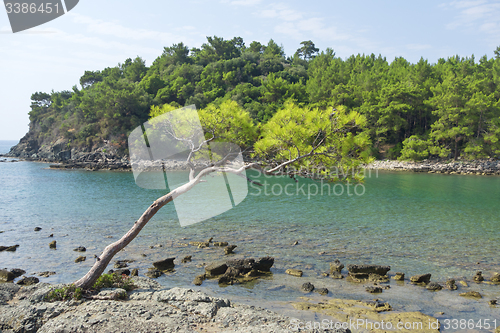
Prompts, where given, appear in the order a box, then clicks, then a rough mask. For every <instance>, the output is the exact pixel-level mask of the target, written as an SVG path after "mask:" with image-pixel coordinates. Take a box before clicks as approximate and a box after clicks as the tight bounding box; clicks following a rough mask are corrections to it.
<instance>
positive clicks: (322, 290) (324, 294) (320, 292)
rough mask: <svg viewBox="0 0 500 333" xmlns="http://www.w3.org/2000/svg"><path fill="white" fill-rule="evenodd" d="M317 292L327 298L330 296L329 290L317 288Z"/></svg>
mask: <svg viewBox="0 0 500 333" xmlns="http://www.w3.org/2000/svg"><path fill="white" fill-rule="evenodd" d="M314 291H315V292H317V293H318V294H320V295H321V296H326V295H328V292H329V291H328V289H326V288H316V289H314Z"/></svg>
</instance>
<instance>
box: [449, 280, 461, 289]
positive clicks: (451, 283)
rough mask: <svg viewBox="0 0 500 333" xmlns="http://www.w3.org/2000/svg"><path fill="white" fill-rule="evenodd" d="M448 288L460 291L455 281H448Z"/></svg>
mask: <svg viewBox="0 0 500 333" xmlns="http://www.w3.org/2000/svg"><path fill="white" fill-rule="evenodd" d="M446 288H448V289H450V290H457V289H458V287H457V285H456V284H455V280H453V279H448V280H446Z"/></svg>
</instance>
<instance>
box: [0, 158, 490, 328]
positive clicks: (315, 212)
mask: <svg viewBox="0 0 500 333" xmlns="http://www.w3.org/2000/svg"><path fill="white" fill-rule="evenodd" d="M179 175H181V176H182V174H177V175H176V176H179ZM253 176H256V175H255V174H253ZM259 181H261V182H265V181H267V182H268V183H269V186H268V187H267V193H268V194H269V195H266V194H265V193H266V192H264V188H261V187H259V189H257V188H256V187H255V186H250V187H249V194H248V196H247V197H246V198H245V200H244V201H243V202H242V203H240V204H239V205H238V206H236V207H235V208H234V209H232V210H230V211H227V212H226V213H223V214H221V215H219V216H216V217H214V218H211V219H209V220H207V221H204V222H202V223H198V224H194V225H190V226H187V227H184V228H182V227H180V225H179V223H178V219H177V215H176V212H175V209H174V206H173V205H167V206H166V207H164V208H162V210H160V212H159V213H158V214H157V215H156V216H155V217H154V218H153V219H152V220H151V221H150V222H149V223H148V225H147V226H146V227H145V228H144V229H143V230H142V232H141V233H140V235H139V236H138V237H137V238H136V239H135V240H134V241H133V242H132V243H131V244H130V245H129V246H128V247H127V248H126V249H125V250H124V251H123V252H121V253H119V254H118V255H117V256H116V258H115V259H135V260H136V262H135V263H133V264H131V267H132V268H134V267H137V268H139V271H140V273H141V272H142V273H143V272H144V271H145V270H147V268H148V267H151V263H152V262H153V261H155V260H158V259H163V258H167V257H176V258H178V259H181V258H182V257H184V256H186V255H192V256H193V261H192V262H190V263H187V264H178V265H177V266H176V271H175V273H173V274H170V275H167V276H163V277H160V278H159V279H158V281H159V282H160V283H162V284H163V285H165V286H167V287H172V286H181V287H194V286H193V285H192V283H191V282H192V280H193V278H194V277H195V276H196V275H199V274H202V273H203V271H204V270H203V268H202V267H201V265H202V264H203V263H209V262H213V261H218V260H222V259H224V257H225V256H224V254H223V249H221V248H215V247H210V248H208V249H198V248H195V247H192V246H185V245H183V244H185V243H187V242H189V241H204V240H207V239H208V238H210V237H214V241H228V242H229V243H230V244H236V245H237V246H238V247H237V248H236V250H235V252H236V255H235V256H234V257H235V258H238V257H255V258H257V257H262V256H266V255H270V256H273V257H274V258H275V259H276V260H275V265H274V267H273V269H272V272H273V275H272V276H271V277H268V278H265V279H261V280H259V281H258V282H256V283H252V284H248V285H237V286H229V287H225V288H220V287H219V286H218V285H217V283H216V282H215V281H205V282H204V284H203V285H202V286H201V287H199V288H200V289H202V290H205V291H207V292H209V293H214V294H218V295H222V296H225V297H230V298H236V299H239V300H241V301H245V302H248V303H254V304H259V305H261V306H262V305H266V304H267V306H268V307H270V308H273V309H281V310H290V306H289V304H288V302H290V301H294V300H297V298H298V297H300V296H303V293H302V292H300V291H299V287H300V285H301V284H302V283H304V282H306V281H310V282H312V283H313V284H314V285H315V286H316V287H327V288H328V289H329V290H330V291H331V293H330V295H329V296H328V297H337V298H349V299H351V298H356V299H371V298H373V295H371V294H368V293H366V292H365V291H364V288H363V287H362V285H361V286H360V285H358V284H353V283H349V282H346V281H345V280H333V279H331V278H324V277H322V276H321V273H322V272H326V271H328V270H329V263H330V262H331V261H333V260H334V259H340V260H341V261H342V262H343V263H344V264H360V263H367V264H384V265H390V266H391V271H390V273H392V274H393V273H394V272H405V274H406V276H407V277H409V276H411V275H414V274H422V273H432V280H433V281H436V282H444V281H445V280H446V279H447V278H450V277H452V278H455V279H457V280H461V279H465V280H467V281H470V280H471V278H472V276H473V275H474V273H475V271H477V270H481V271H483V274H484V276H485V277H489V276H490V275H491V274H492V273H493V272H495V271H499V270H500V267H499V266H498V262H499V254H498V244H500V232H499V231H498V230H499V228H500V217H499V216H500V214H499V213H500V207H499V205H498V203H499V202H500V201H499V199H500V177H479V176H459V175H436V174H415V173H389V172H379V173H378V174H377V173H376V172H375V171H373V172H372V174H371V177H368V178H367V179H366V182H365V184H364V194H362V195H357V194H361V193H362V190H363V188H362V187H358V188H357V194H355V192H354V188H353V187H352V186H351V187H350V192H349V193H351V194H352V195H348V194H347V187H344V193H343V194H342V195H335V194H333V193H330V195H327V194H328V193H327V188H326V187H325V188H324V192H323V195H320V193H318V194H317V195H314V196H312V195H310V196H309V197H308V195H307V188H308V187H309V185H311V184H312V185H311V189H314V184H317V183H313V182H311V181H307V180H300V182H299V183H298V185H299V186H301V185H302V184H305V185H304V187H303V189H305V194H302V192H301V191H299V194H298V195H297V191H296V189H297V188H296V186H297V184H295V183H294V182H293V180H290V179H288V178H275V179H265V178H263V177H260V178H259ZM276 184H279V185H280V186H281V188H284V186H286V185H289V184H291V185H290V187H289V191H288V193H292V194H293V195H284V194H283V193H282V195H279V196H275V195H272V189H273V188H272V187H271V186H273V185H276ZM280 186H278V185H276V186H275V187H274V192H275V193H277V192H278V189H279V188H280ZM335 190H336V193H337V194H339V193H340V187H337V188H336V189H335ZM258 191H261V193H260V195H256V194H258ZM164 193H165V191H161V190H145V189H142V188H140V187H138V186H136V185H135V183H134V178H133V175H132V173H130V172H106V171H99V172H88V171H82V170H71V171H62V170H50V169H48V164H43V163H33V162H17V163H10V162H4V163H0V231H4V232H3V233H0V245H13V244H20V247H19V248H18V250H17V251H16V252H1V253H0V262H1V266H2V267H7V268H22V269H25V270H26V271H27V272H28V273H34V272H40V271H56V272H57V274H56V275H53V276H51V277H49V278H42V280H43V281H46V282H51V283H56V282H64V283H66V282H71V281H74V280H76V279H78V278H79V277H81V276H83V275H84V274H85V273H86V271H87V270H88V269H89V268H90V267H91V265H92V263H93V261H94V260H95V259H93V255H94V254H96V255H99V254H100V252H101V251H102V249H103V248H104V247H105V246H106V245H107V244H109V243H110V242H111V241H113V240H116V239H118V238H119V237H121V236H122V235H123V234H124V233H125V232H126V231H127V230H128V229H129V228H130V226H131V225H132V224H133V223H134V221H135V220H136V219H138V218H139V216H140V215H141V214H142V212H143V211H144V210H145V209H146V208H147V207H148V206H149V205H150V204H151V203H152V202H153V201H154V200H155V199H156V198H158V197H159V196H161V195H162V194H164ZM312 193H314V191H312ZM312 193H310V194H312ZM198 209H200V210H203V209H204V208H203V207H202V206H201V207H199V208H198ZM37 226H38V227H41V228H42V230H41V231H39V232H35V231H33V229H34V227H37ZM49 234H54V237H53V238H49V237H48V236H49ZM108 237H112V238H108ZM52 240H56V241H57V249H56V250H51V249H49V247H48V243H49V242H50V241H52ZM295 241H298V244H297V245H295V246H292V243H294V242H295ZM155 244H161V245H162V247H161V248H153V249H151V248H150V246H151V245H155ZM79 245H83V246H85V247H86V248H87V252H86V253H85V254H81V253H78V252H73V251H72V249H73V248H75V247H77V246H79ZM323 252H324V253H323ZM319 253H322V254H319ZM141 254H145V255H146V257H143V256H142V255H141ZM79 255H85V256H87V260H86V261H85V262H82V263H79V264H76V263H74V259H75V258H76V257H78V256H79ZM179 262H180V260H177V261H176V263H179ZM110 268H112V267H110ZM287 268H299V269H302V270H303V271H304V277H302V278H295V277H292V276H289V275H286V274H285V273H284V271H285V270H286V269H287ZM469 284H470V285H471V287H470V290H480V291H481V293H482V294H483V295H484V296H485V297H484V298H483V299H482V300H480V301H471V300H468V299H464V298H462V297H458V295H457V294H458V293H457V292H450V291H441V292H438V293H432V292H429V291H426V290H425V289H423V288H420V287H417V286H412V285H408V284H405V285H399V284H396V283H395V282H394V281H391V283H390V285H391V289H389V290H385V291H384V292H383V294H380V295H377V297H378V298H379V299H383V300H385V301H389V303H390V304H391V305H392V306H393V308H395V309H396V310H401V311H415V310H418V311H422V312H424V313H426V314H429V315H434V314H435V313H436V312H439V311H444V312H445V315H444V316H442V318H459V319H461V318H465V319H480V318H483V319H486V318H499V319H500V315H499V310H498V308H491V307H489V306H488V304H487V302H488V300H489V299H492V298H499V297H500V286H489V285H485V284H482V285H480V286H479V285H476V284H473V283H469ZM280 286H281V287H280ZM468 290H469V289H468ZM316 298H317V299H320V298H319V297H316ZM301 315H302V316H307V314H301Z"/></svg>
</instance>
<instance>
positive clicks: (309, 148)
mask: <svg viewBox="0 0 500 333" xmlns="http://www.w3.org/2000/svg"><path fill="white" fill-rule="evenodd" d="M366 124H367V121H366V118H365V117H364V116H362V115H360V114H359V113H358V112H355V111H347V110H346V108H345V107H342V106H339V107H338V108H337V109H333V111H332V110H331V109H328V110H326V109H321V108H311V107H308V106H305V107H300V106H299V105H297V104H295V103H294V102H292V101H287V102H286V103H285V107H284V108H283V109H281V110H279V111H278V112H277V113H276V115H275V116H274V117H273V118H272V119H271V120H270V121H269V122H267V123H266V124H265V125H264V126H263V127H262V138H261V139H260V140H259V141H257V142H256V143H255V145H254V149H255V155H256V156H258V157H261V158H265V159H266V160H267V159H271V160H275V161H277V162H284V161H287V160H296V159H297V158H298V157H300V156H307V155H308V154H309V155H308V157H307V158H302V159H297V160H296V161H294V162H293V163H292V164H290V167H293V168H295V169H296V170H298V169H301V168H307V169H309V170H311V169H316V170H322V169H325V170H331V169H332V168H340V167H342V168H344V169H347V170H348V169H351V170H355V169H357V168H358V167H360V165H361V164H362V163H369V162H370V161H371V158H370V151H369V148H370V140H369V138H368V135H367V133H366V131H364V129H365V126H366ZM327 174H329V172H328V171H327ZM331 180H337V179H331Z"/></svg>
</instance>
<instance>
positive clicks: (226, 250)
mask: <svg viewBox="0 0 500 333" xmlns="http://www.w3.org/2000/svg"><path fill="white" fill-rule="evenodd" d="M236 247H237V245H228V246H226V247H225V248H224V254H226V255H228V254H233V253H234V252H233V250H234V249H235V248H236Z"/></svg>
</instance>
